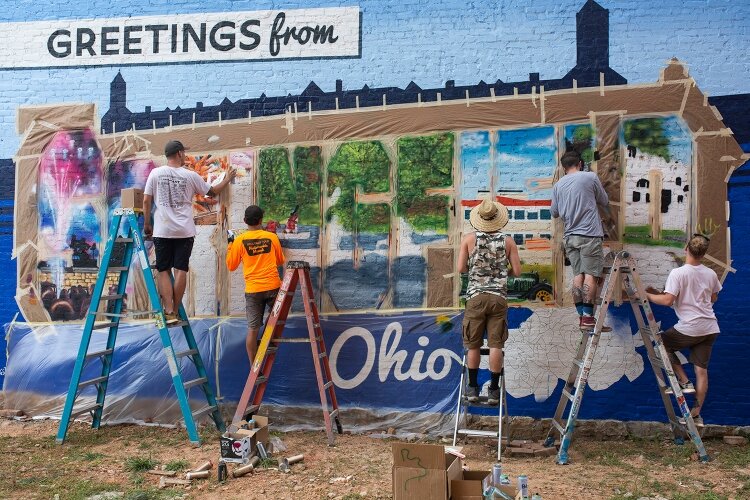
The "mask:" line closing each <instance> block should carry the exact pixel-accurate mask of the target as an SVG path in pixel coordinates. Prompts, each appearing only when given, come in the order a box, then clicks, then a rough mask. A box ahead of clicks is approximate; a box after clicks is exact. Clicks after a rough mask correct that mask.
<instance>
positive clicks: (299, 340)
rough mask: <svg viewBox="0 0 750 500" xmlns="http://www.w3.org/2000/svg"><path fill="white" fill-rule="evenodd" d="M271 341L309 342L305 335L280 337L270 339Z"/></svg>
mask: <svg viewBox="0 0 750 500" xmlns="http://www.w3.org/2000/svg"><path fill="white" fill-rule="evenodd" d="M271 342H276V343H293V342H310V339H309V338H307V337H286V338H283V337H280V338H275V339H271Z"/></svg>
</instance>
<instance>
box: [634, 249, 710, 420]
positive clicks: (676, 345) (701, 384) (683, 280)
mask: <svg viewBox="0 0 750 500" xmlns="http://www.w3.org/2000/svg"><path fill="white" fill-rule="evenodd" d="M709 242H710V240H709V239H708V237H706V236H703V235H701V234H696V235H693V237H692V238H690V241H689V242H688V244H687V248H686V251H685V265H683V266H681V267H678V268H677V269H673V270H672V271H671V272H670V273H669V276H668V277H667V283H666V285H665V286H664V291H663V292H659V291H658V290H655V289H654V288H652V287H649V288H647V289H646V292H647V293H646V295H647V296H648V300H650V301H651V302H653V303H654V304H659V305H663V306H671V307H673V308H674V310H675V313H676V314H677V320H678V321H677V324H676V325H674V326H673V327H672V328H670V329H669V330H667V331H665V332H664V333H662V341H663V342H664V347H666V348H667V352H668V353H669V360H670V362H671V363H672V368H673V369H674V371H675V375H677V379H678V380H679V382H680V387H681V388H682V392H686V393H689V392H695V404H694V405H693V408H692V410H691V411H690V414H691V415H692V416H693V419H694V420H695V424H696V425H698V426H702V425H703V419H702V418H701V416H700V412H701V407H702V406H703V403H704V402H705V400H706V393H707V392H708V362H709V360H710V359H711V349H712V348H713V345H714V342H715V341H716V337H717V336H718V335H719V324H718V322H717V321H716V315H715V314H714V308H713V304H714V302H716V299H717V297H718V293H719V291H720V290H721V283H719V278H718V277H717V276H716V273H715V272H714V271H713V270H711V269H709V268H708V267H706V266H704V265H703V264H702V263H701V261H702V260H703V256H704V255H706V251H707V250H708V245H709ZM682 349H690V362H691V363H692V364H693V368H694V369H695V387H693V384H692V383H691V382H690V380H689V379H688V376H687V374H686V373H685V369H684V368H682V365H681V364H680V362H679V360H678V359H677V356H675V352H676V351H680V350H682Z"/></svg>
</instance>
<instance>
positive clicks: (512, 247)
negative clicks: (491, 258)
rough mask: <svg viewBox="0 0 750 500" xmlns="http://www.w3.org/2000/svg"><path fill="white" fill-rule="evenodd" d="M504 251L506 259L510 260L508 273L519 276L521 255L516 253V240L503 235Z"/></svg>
mask: <svg viewBox="0 0 750 500" xmlns="http://www.w3.org/2000/svg"><path fill="white" fill-rule="evenodd" d="M505 253H506V254H507V255H508V261H509V262H510V275H511V276H520V275H521V257H520V256H519V255H518V247H517V246H516V242H515V241H513V238H511V237H510V236H506V237H505Z"/></svg>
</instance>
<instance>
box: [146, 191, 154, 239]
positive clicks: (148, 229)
mask: <svg viewBox="0 0 750 500" xmlns="http://www.w3.org/2000/svg"><path fill="white" fill-rule="evenodd" d="M153 200H154V198H153V196H151V195H150V194H144V195H143V236H144V237H145V238H146V239H150V238H151V235H152V234H154V228H153V226H152V225H151V204H152V203H153Z"/></svg>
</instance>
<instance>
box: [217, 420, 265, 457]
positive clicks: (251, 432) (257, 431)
mask: <svg viewBox="0 0 750 500" xmlns="http://www.w3.org/2000/svg"><path fill="white" fill-rule="evenodd" d="M253 420H254V425H253V428H252V429H238V430H237V431H235V432H225V433H224V434H223V435H222V436H221V439H220V441H219V444H220V450H221V459H222V460H224V461H225V462H232V463H240V464H244V463H247V462H249V461H250V457H252V456H253V455H254V454H255V450H256V449H257V448H258V443H259V442H260V443H263V445H264V446H265V447H266V448H267V447H268V442H269V440H270V438H271V436H270V433H269V431H268V417H263V416H261V415H255V416H254V417H253ZM243 423H247V422H244V421H243V422H240V426H242V424H243Z"/></svg>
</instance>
